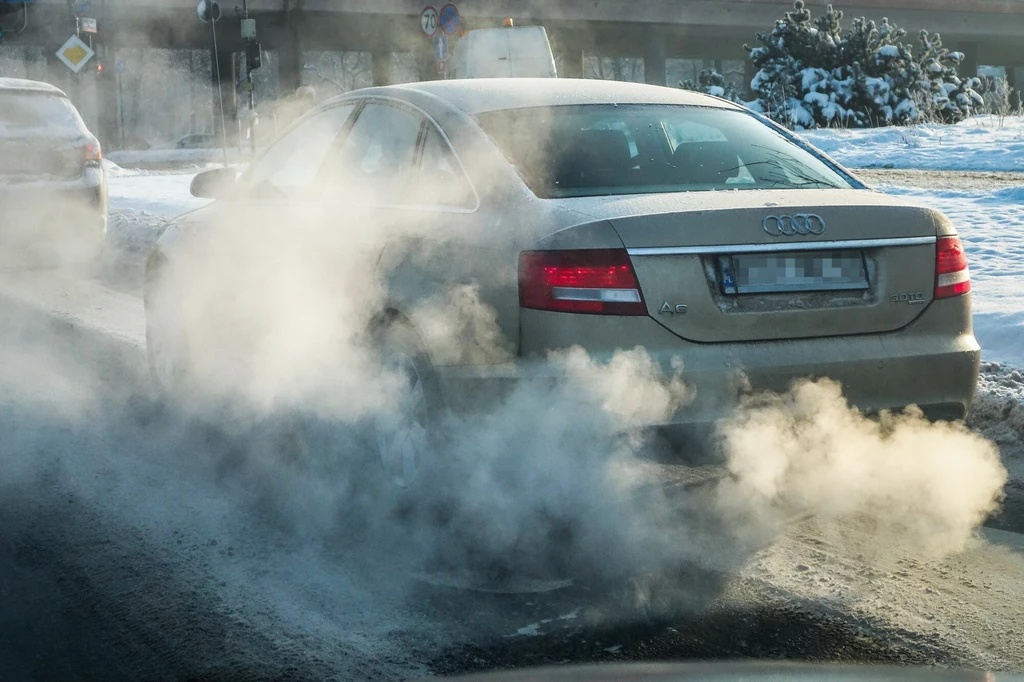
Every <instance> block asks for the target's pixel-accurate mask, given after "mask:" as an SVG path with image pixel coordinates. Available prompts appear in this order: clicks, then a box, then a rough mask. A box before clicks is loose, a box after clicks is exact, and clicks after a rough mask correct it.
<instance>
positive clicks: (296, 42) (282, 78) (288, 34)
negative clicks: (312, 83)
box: [276, 26, 303, 95]
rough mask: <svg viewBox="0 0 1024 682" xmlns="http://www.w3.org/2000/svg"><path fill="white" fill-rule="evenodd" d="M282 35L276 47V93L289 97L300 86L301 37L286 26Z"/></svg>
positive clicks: (296, 31) (295, 29) (294, 28)
mask: <svg viewBox="0 0 1024 682" xmlns="http://www.w3.org/2000/svg"><path fill="white" fill-rule="evenodd" d="M282 35H283V40H282V41H281V43H280V44H279V45H276V47H277V55H278V56H277V70H278V84H279V88H278V91H279V93H280V94H282V95H289V94H291V93H293V92H295V90H296V89H297V88H298V87H299V86H300V85H302V66H303V64H302V61H303V60H302V37H301V34H300V33H299V31H298V29H297V28H296V27H295V26H288V27H287V29H286V30H285V31H284V32H283V33H282Z"/></svg>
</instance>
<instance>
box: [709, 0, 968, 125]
mask: <svg viewBox="0 0 1024 682" xmlns="http://www.w3.org/2000/svg"><path fill="white" fill-rule="evenodd" d="M842 19H843V13H842V12H841V11H839V10H837V9H835V8H834V7H833V6H832V5H829V6H828V7H827V8H826V10H825V13H824V14H823V15H821V16H819V17H817V18H814V19H812V17H811V13H810V10H808V9H807V7H806V6H805V4H804V3H803V2H802V0H797V1H796V2H794V4H793V11H791V12H787V13H786V14H785V15H784V16H783V18H782V19H780V20H778V21H776V22H775V27H774V28H773V29H772V31H771V32H770V33H760V34H758V36H757V39H758V42H759V43H760V45H758V46H757V47H753V48H752V47H749V46H746V45H744V49H745V50H746V51H747V52H748V58H749V59H750V60H751V61H752V62H753V65H754V67H755V68H756V69H757V72H756V74H755V76H754V79H753V80H752V81H751V84H750V85H751V89H752V90H753V91H754V93H755V95H756V99H755V100H754V101H752V102H748V103H747V106H749V107H750V108H752V109H754V110H755V111H759V112H761V113H763V114H765V115H767V116H769V117H770V118H772V119H774V120H776V121H778V122H780V123H782V124H784V125H787V126H789V127H791V128H813V127H819V126H832V125H841V126H848V127H857V128H862V127H873V126H881V125H905V124H908V123H913V122H916V121H920V120H928V119H931V118H938V119H939V120H942V121H945V122H950V123H952V122H956V121H960V120H963V119H964V118H966V117H967V116H970V115H971V114H972V113H973V112H974V111H975V110H976V108H977V107H979V106H981V105H983V99H982V97H981V96H980V95H979V94H978V93H977V92H975V91H974V88H975V87H976V86H977V85H978V80H977V79H976V78H966V79H961V78H959V77H958V76H957V73H956V67H957V66H958V65H959V63H960V61H961V60H962V59H963V56H962V55H960V54H959V53H956V52H950V51H949V50H947V49H945V48H943V47H942V42H941V40H940V39H939V36H938V35H935V36H932V35H931V34H929V33H928V32H927V31H922V32H921V38H920V43H921V45H920V47H919V49H918V51H917V52H915V51H914V49H913V46H912V45H909V44H906V43H904V42H903V40H904V39H905V37H906V31H904V30H903V29H901V28H899V27H897V26H895V25H893V24H891V23H890V22H889V21H888V19H883V20H882V22H881V23H880V24H876V23H875V22H874V21H870V20H868V19H866V18H864V17H858V18H855V19H853V21H852V22H851V25H850V29H849V30H847V31H844V30H843V28H842ZM708 87H710V81H709V83H707V84H698V88H697V89H704V90H706V89H707V88H708Z"/></svg>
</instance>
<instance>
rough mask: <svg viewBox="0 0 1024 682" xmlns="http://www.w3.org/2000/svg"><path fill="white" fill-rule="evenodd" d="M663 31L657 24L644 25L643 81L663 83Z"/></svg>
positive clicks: (665, 75)
mask: <svg viewBox="0 0 1024 682" xmlns="http://www.w3.org/2000/svg"><path fill="white" fill-rule="evenodd" d="M667 77H668V76H667V74H666V73H665V31H664V29H663V28H662V27H661V26H659V25H657V24H647V25H646V26H644V82H646V83H650V84H652V85H665V84H666V79H667Z"/></svg>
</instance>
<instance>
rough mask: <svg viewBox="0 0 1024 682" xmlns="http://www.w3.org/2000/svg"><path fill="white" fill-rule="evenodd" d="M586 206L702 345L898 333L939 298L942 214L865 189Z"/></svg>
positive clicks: (644, 285)
mask: <svg viewBox="0 0 1024 682" xmlns="http://www.w3.org/2000/svg"><path fill="white" fill-rule="evenodd" d="M575 208H576V209H577V210H580V211H581V212H589V213H590V214H592V215H600V216H601V217H604V218H605V219H607V220H608V221H609V222H610V223H611V225H612V226H613V227H614V229H615V231H616V232H617V233H618V235H619V237H620V238H621V239H622V242H623V244H624V246H625V247H626V249H627V251H628V252H629V255H630V259H631V261H632V264H633V267H634V270H635V272H636V276H637V279H638V281H639V284H640V287H641V289H642V291H643V297H644V300H645V302H646V304H647V308H648V313H649V314H650V316H651V317H653V318H654V319H655V320H657V321H658V322H659V323H660V324H662V325H663V326H665V327H666V328H667V329H669V330H671V331H672V332H674V333H676V334H677V335H679V336H680V337H683V338H685V339H688V340H691V341H698V342H709V343H713V342H735V341H759V340H776V339H790V338H792V339H795V338H809V337H824V336H842V335H849V334H863V333H878V332H886V331H892V330H895V329H899V328H901V327H903V326H905V325H907V324H909V323H910V322H912V321H913V320H914V319H915V318H916V317H917V316H918V315H920V314H921V312H922V311H923V310H924V308H925V307H926V306H927V304H928V303H929V302H930V301H931V299H932V296H933V289H934V282H935V239H936V230H937V221H936V218H935V214H934V213H933V212H932V211H930V210H928V209H924V208H915V207H909V206H901V205H898V204H895V203H894V202H892V201H891V200H889V199H887V198H885V197H882V196H881V195H878V194H875V193H872V192H868V191H865V190H779V191H736V192H701V193H693V194H692V195H691V196H682V197H681V196H680V195H678V194H676V195H661V196H650V195H648V196H646V197H635V198H624V197H618V198H608V200H607V201H603V202H591V205H590V206H583V205H577V206H575ZM602 214H603V215H602Z"/></svg>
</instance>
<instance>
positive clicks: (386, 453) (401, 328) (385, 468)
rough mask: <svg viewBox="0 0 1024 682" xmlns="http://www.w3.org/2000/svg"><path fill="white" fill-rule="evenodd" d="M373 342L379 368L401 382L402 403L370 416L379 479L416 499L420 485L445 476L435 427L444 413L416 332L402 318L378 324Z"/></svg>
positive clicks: (437, 387) (427, 357)
mask: <svg viewBox="0 0 1024 682" xmlns="http://www.w3.org/2000/svg"><path fill="white" fill-rule="evenodd" d="M373 337H374V342H375V345H376V347H377V349H378V351H379V356H380V362H381V367H382V368H383V370H384V372H385V373H387V374H392V373H393V374H397V375H399V376H400V378H402V379H403V380H404V382H405V388H404V389H403V390H402V392H401V393H402V394H401V397H400V401H401V404H399V405H398V406H397V409H396V410H395V411H394V412H391V413H389V414H385V415H379V416H377V417H375V418H374V419H373V424H372V426H371V440H372V447H373V448H374V450H375V452H376V455H377V460H378V462H379V466H380V472H381V477H382V482H383V483H384V484H385V485H387V486H389V487H390V488H391V489H393V490H394V491H396V492H401V493H405V495H406V496H409V497H416V496H417V494H418V493H419V492H421V489H422V488H424V487H425V486H427V485H428V483H429V485H430V487H431V488H432V489H434V490H436V489H437V488H436V485H437V484H438V483H439V482H440V481H439V477H442V476H443V475H444V469H445V464H446V463H445V462H443V461H441V458H440V456H439V455H440V452H441V451H442V448H441V447H440V436H439V425H440V420H441V418H442V417H443V415H444V413H445V411H446V410H445V404H444V398H443V396H442V394H441V390H440V386H439V384H438V381H437V375H436V374H435V372H434V366H433V363H432V362H431V360H430V356H429V355H428V353H427V352H426V350H425V349H424V348H423V343H422V342H421V341H420V337H419V334H417V333H416V330H415V329H414V328H413V327H412V325H411V324H409V323H408V322H406V321H405V320H404V319H402V318H399V317H394V318H392V319H389V320H387V321H384V322H382V323H381V324H379V325H378V327H377V329H376V330H375V332H374V334H373Z"/></svg>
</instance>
